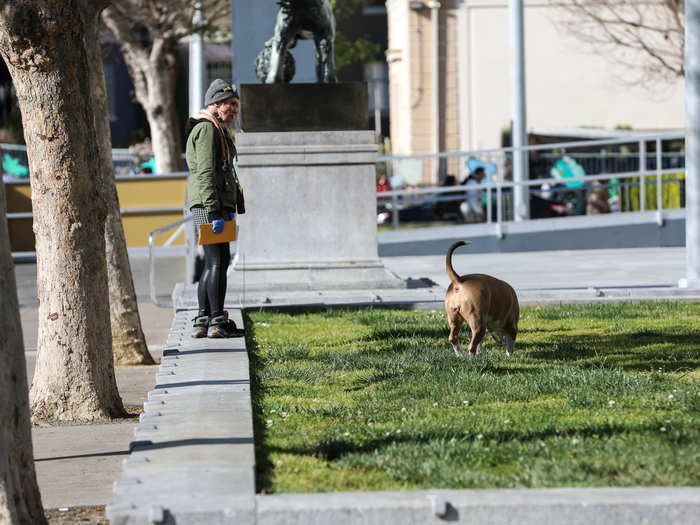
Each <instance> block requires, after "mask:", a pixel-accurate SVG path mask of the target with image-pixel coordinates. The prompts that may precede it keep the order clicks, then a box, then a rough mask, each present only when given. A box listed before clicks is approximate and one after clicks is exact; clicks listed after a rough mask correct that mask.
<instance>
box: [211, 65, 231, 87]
mask: <svg viewBox="0 0 700 525" xmlns="http://www.w3.org/2000/svg"><path fill="white" fill-rule="evenodd" d="M231 77H232V71H231V61H227V62H209V63H207V82H206V84H205V86H208V85H209V84H211V83H212V82H213V81H214V80H215V79H217V78H220V79H223V80H231Z"/></svg>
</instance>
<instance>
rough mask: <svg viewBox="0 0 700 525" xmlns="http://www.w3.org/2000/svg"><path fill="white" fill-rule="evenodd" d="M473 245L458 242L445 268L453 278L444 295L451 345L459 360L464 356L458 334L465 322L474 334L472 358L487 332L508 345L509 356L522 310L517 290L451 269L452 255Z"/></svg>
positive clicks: (505, 284) (471, 347) (491, 280)
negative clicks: (461, 274)
mask: <svg viewBox="0 0 700 525" xmlns="http://www.w3.org/2000/svg"><path fill="white" fill-rule="evenodd" d="M468 244H471V243H467V242H464V241H460V242H456V243H454V244H453V245H452V246H450V249H449V250H447V256H446V257H445V266H446V267H447V275H448V276H449V277H450V281H452V282H451V283H450V286H449V288H448V289H447V294H446V295H445V310H446V311H447V320H448V321H449V323H450V343H452V348H454V351H455V354H457V356H458V357H460V356H463V355H464V350H463V349H462V347H461V346H460V344H459V330H460V328H462V322H463V321H466V322H467V324H468V325H469V328H471V331H472V340H471V341H470V342H469V349H468V350H469V356H470V357H471V355H472V354H473V353H474V352H476V353H477V354H480V353H481V341H482V339H483V338H484V335H485V334H486V330H488V331H489V332H491V336H492V337H493V338H494V340H495V341H496V342H497V343H498V344H501V345H502V344H505V345H506V355H510V354H511V353H512V352H513V351H514V350H515V338H516V337H517V335H518V318H519V317H520V308H519V306H518V296H517V295H515V290H513V288H512V287H511V286H510V285H509V284H508V283H507V282H505V281H501V280H500V279H496V278H495V277H491V276H490V275H484V274H481V273H474V274H470V275H464V276H462V277H460V276H459V275H457V274H456V273H455V271H454V268H452V252H454V251H455V249H456V248H458V247H459V246H466V245H468Z"/></svg>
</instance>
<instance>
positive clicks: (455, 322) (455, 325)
mask: <svg viewBox="0 0 700 525" xmlns="http://www.w3.org/2000/svg"><path fill="white" fill-rule="evenodd" d="M447 320H448V322H449V324H450V337H449V341H450V343H452V348H453V349H454V351H455V354H456V355H457V357H464V350H463V349H462V347H461V345H460V344H459V331H460V329H461V328H462V317H461V316H460V315H459V314H455V315H448V319H447Z"/></svg>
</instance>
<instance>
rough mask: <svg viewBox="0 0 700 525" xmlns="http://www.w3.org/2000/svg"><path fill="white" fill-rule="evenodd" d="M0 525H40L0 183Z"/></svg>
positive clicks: (21, 346)
mask: <svg viewBox="0 0 700 525" xmlns="http://www.w3.org/2000/svg"><path fill="white" fill-rule="evenodd" d="M0 297H1V298H2V300H0V399H2V402H0V523H26V524H34V523H37V524H44V523H46V519H45V518H44V511H43V509H42V508H41V496H40V495H39V487H38V486H37V483H36V474H35V472H34V453H33V450H32V435H31V427H30V424H29V398H28V397H27V367H26V363H25V361H24V344H23V342H22V325H21V324H20V320H19V303H18V302H17V285H16V282H15V270H14V267H13V265H12V256H11V255H10V236H9V234H8V232H7V221H6V219H5V185H4V184H3V183H2V182H0Z"/></svg>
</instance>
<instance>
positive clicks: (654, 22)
mask: <svg viewBox="0 0 700 525" xmlns="http://www.w3.org/2000/svg"><path fill="white" fill-rule="evenodd" d="M552 5H555V6H558V7H561V8H563V9H564V10H565V12H566V13H567V15H568V16H567V20H565V21H564V28H565V29H566V31H567V33H569V34H572V35H574V36H575V37H576V38H578V39H579V40H581V41H582V42H585V43H587V44H590V46H591V51H593V52H596V53H602V54H605V55H607V56H609V57H610V58H611V59H612V60H614V61H615V62H616V63H618V64H619V65H620V66H622V67H624V68H625V69H627V70H630V71H635V72H637V73H638V74H641V76H642V78H643V79H647V80H659V79H664V80H670V79H673V78H678V77H683V76H684V75H685V67H684V36H685V13H684V11H685V6H684V3H683V1H682V0H642V1H639V0H637V1H633V2H623V1H619V0H564V1H553V2H552Z"/></svg>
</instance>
